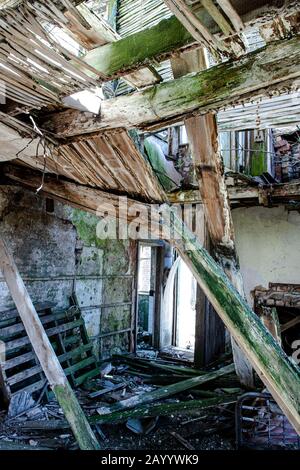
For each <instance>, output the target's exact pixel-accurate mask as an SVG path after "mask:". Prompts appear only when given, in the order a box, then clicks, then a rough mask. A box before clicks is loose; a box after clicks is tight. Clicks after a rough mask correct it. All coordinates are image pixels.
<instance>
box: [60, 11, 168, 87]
mask: <svg viewBox="0 0 300 470" xmlns="http://www.w3.org/2000/svg"><path fill="white" fill-rule="evenodd" d="M77 10H78V12H79V13H80V14H81V16H82V17H83V18H84V19H85V21H86V22H87V24H88V25H89V26H90V27H89V28H87V27H86V25H83V24H82V22H81V23H80V22H79V20H78V19H76V18H75V17H74V12H69V11H67V12H66V13H65V15H66V17H67V18H68V19H69V20H70V21H69V23H68V24H67V29H69V30H70V29H71V32H72V33H73V35H74V36H75V37H77V38H78V39H79V42H80V43H81V44H82V45H83V46H84V47H85V48H86V49H87V50H93V49H95V48H96V47H97V46H100V45H104V44H109V43H112V42H115V41H118V40H119V39H121V36H120V35H119V34H118V33H117V32H116V31H114V30H113V28H112V27H111V26H110V25H109V24H108V23H107V22H106V21H105V20H104V19H103V18H101V17H99V16H96V15H95V14H94V13H93V12H92V11H91V10H90V9H89V8H88V7H87V6H86V5H78V7H77ZM123 78H124V80H126V81H127V82H128V83H129V84H131V85H132V86H133V87H137V88H142V87H144V86H149V85H154V84H155V83H159V82H160V81H161V80H162V78H161V76H160V75H159V74H158V73H157V72H156V71H155V69H153V68H152V67H151V68H150V67H147V68H146V67H145V68H143V69H140V70H137V71H135V72H132V73H131V74H128V75H125V76H124V77H123Z"/></svg>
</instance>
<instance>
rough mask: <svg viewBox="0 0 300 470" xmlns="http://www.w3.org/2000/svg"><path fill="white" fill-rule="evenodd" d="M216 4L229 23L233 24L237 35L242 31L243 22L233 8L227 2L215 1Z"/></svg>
mask: <svg viewBox="0 0 300 470" xmlns="http://www.w3.org/2000/svg"><path fill="white" fill-rule="evenodd" d="M217 2H218V4H219V5H220V7H221V8H222V10H223V11H224V13H225V14H226V15H227V16H228V18H229V19H230V21H231V23H232V24H233V26H234V28H235V30H236V32H237V33H239V32H240V31H242V30H243V29H244V27H245V25H244V23H243V20H242V19H241V17H240V15H239V14H238V13H237V11H236V10H235V8H233V6H232V5H231V2H230V1H229V0H217Z"/></svg>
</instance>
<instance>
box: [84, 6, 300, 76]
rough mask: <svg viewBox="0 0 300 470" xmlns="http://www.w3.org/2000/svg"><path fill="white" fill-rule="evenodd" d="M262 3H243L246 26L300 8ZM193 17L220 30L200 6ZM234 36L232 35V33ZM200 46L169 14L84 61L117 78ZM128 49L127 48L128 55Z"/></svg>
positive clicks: (94, 51) (103, 48)
mask: <svg viewBox="0 0 300 470" xmlns="http://www.w3.org/2000/svg"><path fill="white" fill-rule="evenodd" d="M261 4H262V6H261V7H260V8H259V9H253V8H252V9H251V2H248V4H247V5H244V6H243V9H244V14H243V15H241V20H242V21H243V22H245V26H246V25H247V24H249V23H251V24H252V25H253V24H254V23H255V24H258V25H261V26H262V25H263V24H264V23H265V22H270V20H271V19H272V17H274V16H276V15H278V16H280V17H289V16H293V15H294V14H295V13H296V12H297V11H299V4H297V2H295V0H286V2H285V3H284V6H282V7H281V8H280V7H278V8H277V7H276V6H275V7H274V5H273V6H272V5H270V4H269V2H261ZM197 5H198V4H197ZM193 11H194V10H193ZM196 17H197V18H198V20H199V21H201V23H202V24H203V25H204V27H205V28H206V29H207V31H208V32H209V34H210V35H214V34H216V33H220V32H221V30H220V29H219V27H218V26H217V24H216V23H215V21H214V20H213V19H212V18H211V17H209V15H208V14H207V11H206V10H205V9H204V8H203V7H202V6H201V7H200V8H199V9H197V11H196ZM293 21H297V19H295V18H294V19H293V20H292V23H293ZM298 26H299V21H298ZM296 28H297V25H294V26H293V24H291V25H290V34H294V30H295V29H296ZM234 38H235V36H233V39H234ZM228 41H229V43H230V38H228V40H226V43H227V42H228ZM145 45H147V47H145ZM201 46H202V44H200V43H199V42H197V40H195V38H194V37H193V35H191V34H190V33H189V32H188V31H187V29H186V28H185V27H184V26H183V24H182V23H181V22H180V21H178V19H177V18H176V17H175V16H172V17H171V18H168V19H165V20H162V21H160V22H159V23H158V24H157V25H155V26H153V27H151V28H148V29H144V30H143V31H140V32H137V33H135V34H132V35H130V36H127V37H125V38H123V39H120V40H118V41H117V42H115V43H112V44H106V45H104V46H100V47H97V48H95V49H93V50H92V51H89V52H88V53H87V54H86V56H85V57H84V58H83V60H84V62H85V63H87V64H89V65H91V66H93V67H94V68H95V69H97V70H98V71H99V72H100V73H101V74H103V75H105V76H107V77H109V78H116V77H119V76H122V75H125V74H127V73H129V72H131V71H133V70H136V69H138V68H140V67H142V66H144V65H148V64H149V63H151V62H152V61H156V62H159V61H162V60H165V59H167V58H170V57H171V56H172V54H174V53H175V54H179V53H180V52H183V51H184V50H187V49H189V48H191V47H201ZM127 51H130V55H129V54H128V52H127Z"/></svg>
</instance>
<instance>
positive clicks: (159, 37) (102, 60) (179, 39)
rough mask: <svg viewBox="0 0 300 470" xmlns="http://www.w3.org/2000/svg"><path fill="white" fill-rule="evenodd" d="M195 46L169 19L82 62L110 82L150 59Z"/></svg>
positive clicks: (181, 28)
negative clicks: (111, 79) (110, 79)
mask: <svg viewBox="0 0 300 470" xmlns="http://www.w3.org/2000/svg"><path fill="white" fill-rule="evenodd" d="M193 43H195V40H194V38H193V37H192V36H191V35H190V33H189V32H188V31H187V30H186V29H185V27H184V26H183V25H182V24H181V23H180V22H179V21H178V20H177V18H175V17H172V18H169V19H167V20H162V21H160V22H159V23H158V24H157V25H156V26H153V27H152V28H149V29H145V30H143V31H140V32H138V33H136V34H132V35H130V36H128V37H126V38H123V39H120V40H118V41H116V42H112V43H110V44H105V45H104V46H101V47H98V48H96V49H94V50H93V51H90V52H88V54H87V55H86V56H85V57H84V58H83V60H84V62H86V63H87V64H89V65H91V66H93V67H94V68H95V69H97V70H98V71H99V72H101V73H103V74H104V75H106V76H107V77H109V78H113V77H116V76H119V75H120V73H119V72H120V71H121V74H125V72H126V71H130V70H132V69H135V68H137V67H138V66H140V65H143V64H146V65H147V64H148V65H149V63H150V62H151V60H153V59H156V60H157V59H158V56H159V57H163V56H165V55H170V54H171V53H172V52H173V51H175V50H177V49H182V48H184V47H186V46H188V45H191V44H193Z"/></svg>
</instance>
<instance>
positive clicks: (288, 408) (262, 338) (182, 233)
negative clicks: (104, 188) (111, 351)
mask: <svg viewBox="0 0 300 470" xmlns="http://www.w3.org/2000/svg"><path fill="white" fill-rule="evenodd" d="M160 209H161V211H162V213H163V214H164V217H163V220H164V218H165V220H166V221H167V220H170V219H171V220H172V221H173V224H172V229H173V236H174V238H173V239H172V240H171V244H172V245H173V246H174V247H175V248H176V249H177V250H178V252H179V254H180V256H181V257H182V259H183V260H184V261H185V262H186V264H187V265H188V266H189V267H190V269H191V271H192V273H193V274H194V276H195V278H196V280H197V282H198V284H199V286H200V287H201V289H202V290H203V291H204V293H205V295H206V296H207V298H208V299H209V301H210V302H211V303H212V305H213V307H214V308H215V310H216V312H217V313H218V314H219V316H220V317H221V319H222V320H223V322H224V323H225V325H226V326H227V328H228V330H229V332H230V333H231V335H232V336H233V337H234V339H235V340H236V342H237V343H238V345H239V346H240V347H241V348H242V350H243V352H244V353H245V355H246V356H247V358H248V359H249V360H250V362H251V364H252V365H253V367H254V368H255V370H256V372H257V373H258V375H259V377H260V378H261V380H262V381H263V382H264V384H265V385H266V386H267V388H268V390H269V391H270V393H271V394H272V395H273V398H274V399H275V400H276V402H277V403H278V405H279V406H280V407H281V409H282V410H283V412H284V413H285V414H286V416H287V418H288V419H289V421H290V422H291V424H292V425H293V426H294V428H295V429H296V431H297V432H298V433H299V434H300V395H299V388H300V368H299V367H298V366H297V365H296V363H295V362H294V361H292V360H290V359H289V358H288V356H287V355H286V354H285V353H284V352H283V350H282V349H281V347H280V346H279V344H278V343H277V341H276V340H275V339H274V338H273V336H272V335H271V334H270V332H269V331H268V330H267V329H266V328H265V326H264V325H263V324H262V322H261V320H260V319H259V317H258V316H257V315H256V314H255V313H254V312H252V310H251V309H250V307H249V306H248V304H247V303H246V302H245V300H244V299H243V298H242V297H241V296H240V295H239V293H238V292H237V290H236V289H235V288H234V287H233V286H232V284H231V283H230V281H229V279H228V278H227V276H226V275H225V274H224V271H223V270H222V268H221V267H220V266H218V264H217V263H216V262H215V261H214V260H213V259H212V258H211V256H209V254H208V253H207V251H206V250H205V249H204V248H203V247H202V246H201V243H200V242H199V241H198V239H197V238H196V237H195V235H194V234H192V233H191V232H190V231H189V229H188V228H187V227H186V226H185V224H184V223H183V222H182V220H181V219H179V218H178V216H177V215H176V213H174V211H172V209H170V208H169V207H168V206H166V205H164V206H163V207H161V208H160Z"/></svg>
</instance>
